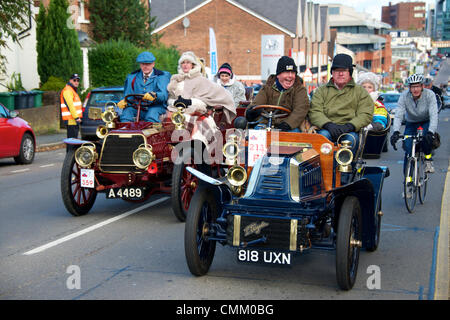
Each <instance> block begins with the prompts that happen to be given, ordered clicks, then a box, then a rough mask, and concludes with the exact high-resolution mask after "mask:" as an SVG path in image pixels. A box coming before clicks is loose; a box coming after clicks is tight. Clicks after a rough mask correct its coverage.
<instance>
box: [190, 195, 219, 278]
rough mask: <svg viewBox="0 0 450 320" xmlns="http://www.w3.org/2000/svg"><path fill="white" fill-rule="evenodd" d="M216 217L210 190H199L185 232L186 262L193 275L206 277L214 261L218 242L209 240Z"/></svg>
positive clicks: (191, 207) (215, 207)
mask: <svg viewBox="0 0 450 320" xmlns="http://www.w3.org/2000/svg"><path fill="white" fill-rule="evenodd" d="M216 217H217V206H216V202H215V199H214V195H213V194H212V192H211V191H210V190H208V188H205V187H202V188H199V189H198V190H197V191H196V192H195V195H194V197H193V199H192V203H191V206H190V207H189V213H188V215H187V219H186V225H185V232H184V251H185V255H186V261H187V264H188V267H189V271H190V272H191V273H192V274H193V275H196V276H202V275H205V274H206V273H207V272H208V270H209V267H210V266H211V263H212V261H213V259H214V253H215V251H216V241H214V240H209V233H210V228H211V224H212V223H214V222H215V221H216Z"/></svg>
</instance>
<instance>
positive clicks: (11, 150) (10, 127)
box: [0, 103, 36, 164]
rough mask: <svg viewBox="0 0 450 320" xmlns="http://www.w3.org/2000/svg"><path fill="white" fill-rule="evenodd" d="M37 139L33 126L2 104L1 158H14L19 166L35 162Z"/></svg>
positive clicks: (0, 115)
mask: <svg viewBox="0 0 450 320" xmlns="http://www.w3.org/2000/svg"><path fill="white" fill-rule="evenodd" d="M35 151H36V137H35V135H34V131H33V129H32V128H31V126H30V125H29V124H28V122H26V121H25V120H23V119H22V118H20V117H18V116H17V112H15V111H9V110H8V109H7V108H6V107H5V106H4V105H2V104H1V103H0V158H9V157H13V158H14V161H16V163H18V164H29V163H32V162H33V160H34V154H35Z"/></svg>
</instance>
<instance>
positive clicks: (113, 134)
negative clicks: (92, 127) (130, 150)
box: [98, 133, 148, 173]
mask: <svg viewBox="0 0 450 320" xmlns="http://www.w3.org/2000/svg"><path fill="white" fill-rule="evenodd" d="M109 136H119V138H132V137H133V136H141V137H142V138H143V141H144V143H143V144H145V147H147V145H148V144H147V138H146V137H145V135H143V134H142V133H137V134H123V133H109V134H108V135H107V136H106V137H105V138H104V139H103V143H102V149H101V152H100V155H99V158H98V159H99V161H98V168H99V169H100V171H101V172H104V173H128V172H129V171H123V172H122V171H105V170H104V169H103V168H102V159H103V151H104V150H105V144H106V140H107V139H108V137H109ZM131 161H133V155H132V157H131ZM106 166H115V167H128V166H134V167H136V165H135V164H134V163H129V164H108V165H106ZM133 172H134V173H142V171H139V170H136V171H133Z"/></svg>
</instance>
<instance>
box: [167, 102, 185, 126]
mask: <svg viewBox="0 0 450 320" xmlns="http://www.w3.org/2000/svg"><path fill="white" fill-rule="evenodd" d="M177 109H178V111H177V112H174V113H173V114H172V116H171V117H170V119H171V120H172V123H173V124H174V125H175V130H182V129H184V120H185V119H186V117H185V116H184V114H183V108H181V107H179V108H177Z"/></svg>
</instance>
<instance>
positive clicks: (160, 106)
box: [117, 51, 171, 122]
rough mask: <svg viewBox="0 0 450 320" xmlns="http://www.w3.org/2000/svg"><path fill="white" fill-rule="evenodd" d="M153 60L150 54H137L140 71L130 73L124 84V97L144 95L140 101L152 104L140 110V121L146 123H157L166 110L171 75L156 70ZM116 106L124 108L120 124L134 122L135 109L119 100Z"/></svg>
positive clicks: (145, 52) (146, 52)
mask: <svg viewBox="0 0 450 320" xmlns="http://www.w3.org/2000/svg"><path fill="white" fill-rule="evenodd" d="M155 60H156V58H155V56H154V55H153V53H151V52H148V51H144V52H142V53H141V54H139V55H138V57H137V59H136V62H138V63H139V66H140V69H139V70H136V71H134V72H132V73H130V74H129V75H128V76H127V78H126V79H125V84H124V97H126V96H127V95H129V94H144V97H143V98H142V99H143V100H144V101H146V102H151V103H152V104H151V105H150V106H149V107H146V108H141V112H140V119H141V120H143V121H147V122H159V121H160V120H159V116H160V115H161V114H164V113H165V112H166V108H167V98H168V92H167V85H168V84H169V81H170V77H171V75H170V73H169V72H167V71H161V70H158V69H156V68H155ZM117 105H118V107H119V108H122V109H123V108H125V109H124V110H123V112H122V114H121V116H120V121H121V122H132V121H134V120H135V117H136V115H137V110H136V109H134V108H133V107H131V106H127V103H126V101H125V100H121V101H120V102H119V103H118V104H117ZM147 105H148V104H147Z"/></svg>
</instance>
